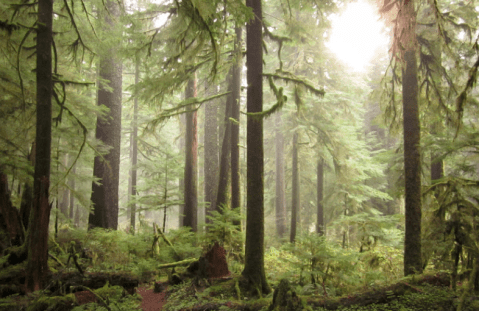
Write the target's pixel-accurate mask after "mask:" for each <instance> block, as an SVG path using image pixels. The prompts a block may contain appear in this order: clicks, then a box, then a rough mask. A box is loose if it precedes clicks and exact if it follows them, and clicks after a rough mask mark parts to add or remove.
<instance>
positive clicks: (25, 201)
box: [20, 142, 36, 231]
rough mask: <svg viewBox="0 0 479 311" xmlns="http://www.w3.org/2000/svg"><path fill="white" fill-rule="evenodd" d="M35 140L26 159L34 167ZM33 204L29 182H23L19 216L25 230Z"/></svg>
mask: <svg viewBox="0 0 479 311" xmlns="http://www.w3.org/2000/svg"><path fill="white" fill-rule="evenodd" d="M35 149H36V148H35V142H34V143H33V144H32V149H31V150H30V154H29V155H28V160H29V161H30V163H31V165H32V166H33V167H35V154H36V152H35ZM32 206H33V189H32V185H31V183H30V182H28V181H27V182H25V185H24V186H23V193H22V202H21V204H20V216H21V217H22V223H23V227H24V228H25V231H27V230H28V226H29V224H30V214H31V211H32Z"/></svg>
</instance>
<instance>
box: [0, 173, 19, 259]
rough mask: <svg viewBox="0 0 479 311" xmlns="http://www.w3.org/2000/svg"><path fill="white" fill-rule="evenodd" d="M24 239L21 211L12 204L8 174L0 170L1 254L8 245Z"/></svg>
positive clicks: (13, 244) (15, 244)
mask: <svg viewBox="0 0 479 311" xmlns="http://www.w3.org/2000/svg"><path fill="white" fill-rule="evenodd" d="M23 240H24V236H23V228H22V221H21V217H20V213H19V212H18V210H17V208H15V207H14V206H13V205H12V201H11V199H10V191H9V190H8V179H7V175H5V174H4V173H3V172H2V171H1V170H0V254H3V251H4V249H5V248H7V247H10V246H20V245H22V244H23Z"/></svg>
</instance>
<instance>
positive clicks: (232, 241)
mask: <svg viewBox="0 0 479 311" xmlns="http://www.w3.org/2000/svg"><path fill="white" fill-rule="evenodd" d="M240 213H241V212H240V210H239V209H230V208H229V207H224V206H221V207H220V210H219V211H212V212H211V215H208V216H206V217H208V218H209V219H210V220H211V223H206V224H205V226H206V232H205V234H204V241H205V244H213V243H214V242H215V241H217V242H219V244H220V245H221V246H223V247H224V248H225V249H226V250H227V252H230V251H233V252H239V251H241V247H242V245H243V243H244V234H243V232H241V231H240V228H239V227H238V226H236V225H234V224H233V223H234V222H238V223H239V222H240V221H241V214H240ZM237 255H240V254H237Z"/></svg>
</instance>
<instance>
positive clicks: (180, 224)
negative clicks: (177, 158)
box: [178, 114, 186, 228]
mask: <svg viewBox="0 0 479 311" xmlns="http://www.w3.org/2000/svg"><path fill="white" fill-rule="evenodd" d="M179 121H180V129H181V136H180V139H179V140H178V145H179V146H178V149H179V151H180V152H182V151H184V153H185V155H186V146H185V136H186V134H184V133H185V132H186V129H185V128H186V116H185V115H184V114H181V115H180V117H179ZM183 134H184V135H183ZM178 189H179V193H182V194H183V203H180V204H179V205H178V227H180V228H181V227H183V224H184V220H185V203H184V201H185V196H184V195H185V179H184V174H183V176H182V177H181V178H179V179H178ZM178 200H181V198H178Z"/></svg>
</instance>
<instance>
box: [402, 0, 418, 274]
mask: <svg viewBox="0 0 479 311" xmlns="http://www.w3.org/2000/svg"><path fill="white" fill-rule="evenodd" d="M403 11H404V14H406V15H405V16H406V17H407V18H406V20H407V21H408V24H407V26H405V27H406V33H407V34H409V36H408V40H409V42H408V45H407V46H406V51H405V54H404V61H405V66H406V68H405V70H404V74H403V91H402V92H403V115H404V120H403V122H404V124H403V127H404V173H405V196H406V206H405V210H406V235H405V241H404V274H405V275H409V274H414V273H421V272H422V260H421V153H420V149H419V148H420V146H419V144H420V123H419V107H418V85H417V63H416V43H415V40H416V39H415V35H414V32H415V26H416V25H415V12H414V2H413V1H409V2H408V3H407V4H405V6H404V7H403ZM411 20H412V21H413V22H411Z"/></svg>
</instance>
